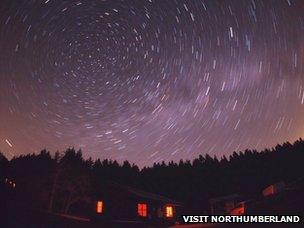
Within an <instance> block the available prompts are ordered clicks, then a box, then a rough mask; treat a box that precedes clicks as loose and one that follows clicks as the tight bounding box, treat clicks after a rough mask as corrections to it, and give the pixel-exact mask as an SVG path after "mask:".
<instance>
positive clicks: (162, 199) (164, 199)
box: [110, 182, 181, 206]
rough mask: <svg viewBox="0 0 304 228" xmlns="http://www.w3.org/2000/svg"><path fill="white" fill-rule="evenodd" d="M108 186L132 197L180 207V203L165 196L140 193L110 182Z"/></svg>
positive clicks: (137, 190) (134, 189) (140, 191)
mask: <svg viewBox="0 0 304 228" xmlns="http://www.w3.org/2000/svg"><path fill="white" fill-rule="evenodd" d="M110 185H112V186H114V187H116V188H119V189H121V190H123V191H126V192H128V193H129V194H131V195H134V196H136V197H139V198H143V199H148V200H153V201H159V202H164V203H169V204H172V205H174V206H181V203H180V202H178V201H175V200H172V199H170V198H167V197H165V196H161V195H158V194H154V193H150V192H145V191H142V190H139V189H136V188H132V187H129V186H125V185H121V184H118V183H116V182H111V183H110Z"/></svg>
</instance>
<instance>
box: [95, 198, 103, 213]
mask: <svg viewBox="0 0 304 228" xmlns="http://www.w3.org/2000/svg"><path fill="white" fill-rule="evenodd" d="M102 211H103V202H102V201H97V207H96V212H97V213H99V214H101V213H102Z"/></svg>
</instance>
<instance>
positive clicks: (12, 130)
mask: <svg viewBox="0 0 304 228" xmlns="http://www.w3.org/2000/svg"><path fill="white" fill-rule="evenodd" d="M0 5H1V6H0V150H1V151H2V152H3V153H4V154H5V155H6V156H8V157H9V158H12V157H13V156H18V155H20V154H25V153H33V152H39V151H40V150H41V149H44V148H46V149H48V150H50V151H52V152H55V151H57V150H58V151H62V150H64V149H66V148H68V147H75V148H76V149H78V148H81V149H82V150H83V153H84V156H85V157H92V158H94V159H96V158H101V159H104V158H109V159H116V160H118V161H122V160H129V161H130V162H135V163H136V164H138V165H140V166H143V165H152V164H153V163H154V162H160V161H171V160H174V161H178V160H180V159H184V160H185V159H193V158H195V157H197V156H198V155H199V154H206V153H208V154H209V155H211V156H214V155H216V156H218V157H221V156H223V155H226V156H229V155H230V154H231V153H232V152H233V151H240V150H244V149H247V148H249V149H257V150H261V149H264V148H266V147H272V146H275V145H276V144H277V143H282V142H284V141H294V140H296V139H298V138H300V137H303V136H304V127H303V126H304V125H303V124H304V75H303V74H304V68H303V60H304V14H303V12H304V2H303V1H301V0H273V1H271V0H269V1H262V0H261V1H257V0H251V1H249V0H235V1H230V0H225V1H222V0H210V1H207V0H187V1H184V0H109V1H106V0H103V1H102V0H99V1H97V0H87V1H85V0H83V1H82V0H79V1H57V0H46V1H42V0H40V1H39V0H26V1H25V0H22V1H16V0H2V1H1V3H0Z"/></svg>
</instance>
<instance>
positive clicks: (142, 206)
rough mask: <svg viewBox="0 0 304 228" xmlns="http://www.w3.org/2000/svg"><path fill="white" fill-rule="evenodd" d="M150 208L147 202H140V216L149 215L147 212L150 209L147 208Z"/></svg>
mask: <svg viewBox="0 0 304 228" xmlns="http://www.w3.org/2000/svg"><path fill="white" fill-rule="evenodd" d="M147 209H148V208H147V204H145V203H139V204H137V213H138V215H139V216H142V217H147V214H148V213H147V212H148V210H147Z"/></svg>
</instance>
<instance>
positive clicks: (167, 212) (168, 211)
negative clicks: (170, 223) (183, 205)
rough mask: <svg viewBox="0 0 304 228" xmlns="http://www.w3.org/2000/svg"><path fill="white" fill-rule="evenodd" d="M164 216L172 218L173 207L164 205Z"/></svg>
mask: <svg viewBox="0 0 304 228" xmlns="http://www.w3.org/2000/svg"><path fill="white" fill-rule="evenodd" d="M165 216H166V217H167V218H172V217H173V207H172V206H166V210H165Z"/></svg>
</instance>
